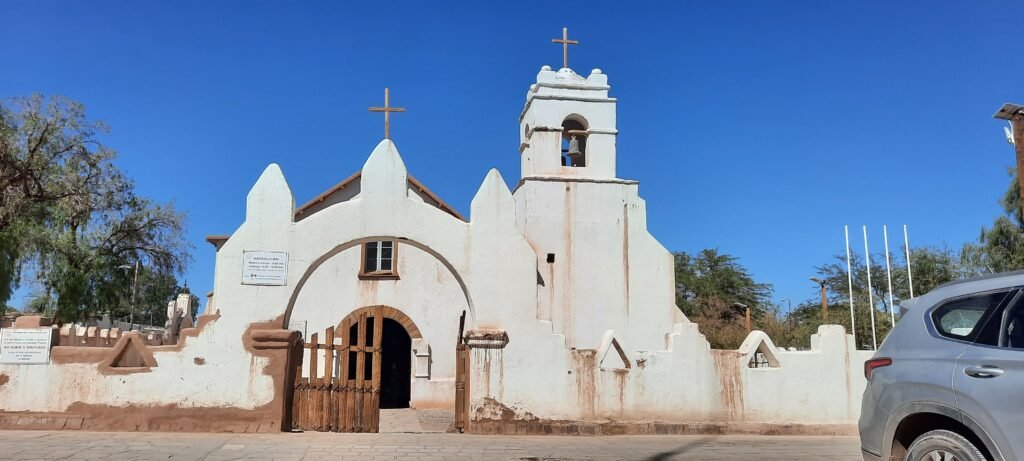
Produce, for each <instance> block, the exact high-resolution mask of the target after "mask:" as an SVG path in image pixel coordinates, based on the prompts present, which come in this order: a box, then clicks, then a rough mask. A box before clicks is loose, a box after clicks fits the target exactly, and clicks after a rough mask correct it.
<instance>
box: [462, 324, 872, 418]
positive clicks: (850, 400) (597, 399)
mask: <svg viewBox="0 0 1024 461" xmlns="http://www.w3.org/2000/svg"><path fill="white" fill-rule="evenodd" d="M611 334H612V335H614V333H611ZM545 336H546V337H547V338H548V340H547V341H544V338H545ZM669 339H670V344H669V348H668V349H667V350H663V351H657V352H644V351H635V350H632V349H629V346H628V344H626V343H623V344H622V348H623V351H624V352H625V354H626V355H627V357H628V359H629V368H625V367H624V366H623V365H624V364H623V363H622V361H621V359H617V357H616V355H617V353H616V351H615V350H614V349H613V348H609V347H598V348H596V349H575V350H574V349H571V348H568V347H566V346H565V345H564V343H563V340H562V339H561V338H560V337H559V336H558V335H551V334H547V335H545V334H544V333H543V332H542V331H532V332H529V333H527V332H521V333H520V334H519V335H518V337H517V335H514V334H512V333H511V332H510V333H509V343H508V345H507V346H506V347H505V348H504V349H483V348H474V349H473V350H472V354H471V357H472V358H471V360H472V363H471V368H472V370H473V373H472V375H471V379H470V394H471V408H472V410H471V412H470V418H471V424H470V431H471V432H476V433H524V431H526V433H535V434H544V433H636V434H644V433H725V432H730V433H797V434H853V433H855V424H856V420H857V418H858V416H859V414H860V401H861V395H862V393H863V391H864V387H865V385H866V380H865V379H864V376H863V363H864V361H865V360H867V359H868V358H870V356H871V354H872V352H871V351H856V350H854V348H853V340H852V337H851V336H849V335H846V334H845V331H844V330H843V328H842V327H841V326H838V325H826V326H822V327H820V328H819V330H818V333H817V334H815V335H813V336H812V348H811V350H809V351H801V352H788V351H782V350H778V349H776V348H775V346H774V345H773V344H772V343H771V340H770V339H769V338H768V337H767V336H766V335H764V333H762V332H759V331H755V332H752V333H751V335H750V336H749V337H748V339H747V341H746V342H745V343H744V345H743V346H742V347H741V348H740V349H739V350H736V351H722V350H712V349H710V348H709V347H708V343H707V341H706V340H705V338H704V336H703V335H701V334H700V333H699V332H698V330H697V326H696V324H693V323H687V324H683V323H680V324H677V325H676V328H675V330H674V331H673V332H672V333H671V335H670V338H669ZM762 343H764V345H763V346H762ZM759 347H761V348H762V350H767V351H768V354H770V356H773V361H775V362H776V364H775V365H776V366H773V367H770V368H749V367H748V362H749V361H750V358H751V356H752V354H753V353H754V352H755V351H756V350H757V349H758V348H759ZM539 349H544V350H546V352H538V350H539ZM537 376H543V377H544V378H543V381H542V382H541V381H540V380H537V379H536V377H537Z"/></svg>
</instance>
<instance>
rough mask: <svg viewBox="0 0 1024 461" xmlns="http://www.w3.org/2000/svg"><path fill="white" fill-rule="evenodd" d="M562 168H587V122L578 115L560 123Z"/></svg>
mask: <svg viewBox="0 0 1024 461" xmlns="http://www.w3.org/2000/svg"><path fill="white" fill-rule="evenodd" d="M562 166H568V167H585V166H587V121H586V120H585V119H584V118H583V117H580V116H579V115H575V114H574V115H570V116H568V117H566V118H565V120H563V121H562Z"/></svg>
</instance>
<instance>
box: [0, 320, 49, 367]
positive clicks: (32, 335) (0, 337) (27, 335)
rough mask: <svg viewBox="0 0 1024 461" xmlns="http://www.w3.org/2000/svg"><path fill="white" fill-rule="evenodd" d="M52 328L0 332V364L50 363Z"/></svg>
mask: <svg viewBox="0 0 1024 461" xmlns="http://www.w3.org/2000/svg"><path fill="white" fill-rule="evenodd" d="M52 335H53V329H52V328H18V329H15V328H4V329H2V330H0V363H8V364H18V365H30V364H40V363H50V338H52Z"/></svg>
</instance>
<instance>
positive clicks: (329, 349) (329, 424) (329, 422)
mask: <svg viewBox="0 0 1024 461" xmlns="http://www.w3.org/2000/svg"><path fill="white" fill-rule="evenodd" d="M324 344H325V345H326V347H325V348H324V377H323V378H321V379H320V382H322V383H323V386H324V392H323V395H322V396H321V399H320V402H319V403H320V409H321V411H322V413H321V414H322V415H323V426H322V427H323V428H324V430H325V431H333V430H334V428H335V421H334V419H333V418H331V416H332V414H333V413H334V412H333V411H332V408H333V407H332V406H331V391H333V390H334V370H333V367H331V365H332V363H333V362H334V328H332V327H327V329H326V330H324Z"/></svg>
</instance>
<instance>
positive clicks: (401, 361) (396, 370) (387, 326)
mask: <svg viewBox="0 0 1024 461" xmlns="http://www.w3.org/2000/svg"><path fill="white" fill-rule="evenodd" d="M383 326H384V331H382V333H383V334H382V338H381V344H380V349H381V358H380V408H381V409H382V410H384V409H391V408H409V401H410V400H411V395H410V391H411V381H412V337H411V336H409V332H407V331H405V327H403V326H402V324H400V323H398V321H396V320H394V319H389V318H386V317H385V318H384V325H383Z"/></svg>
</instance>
